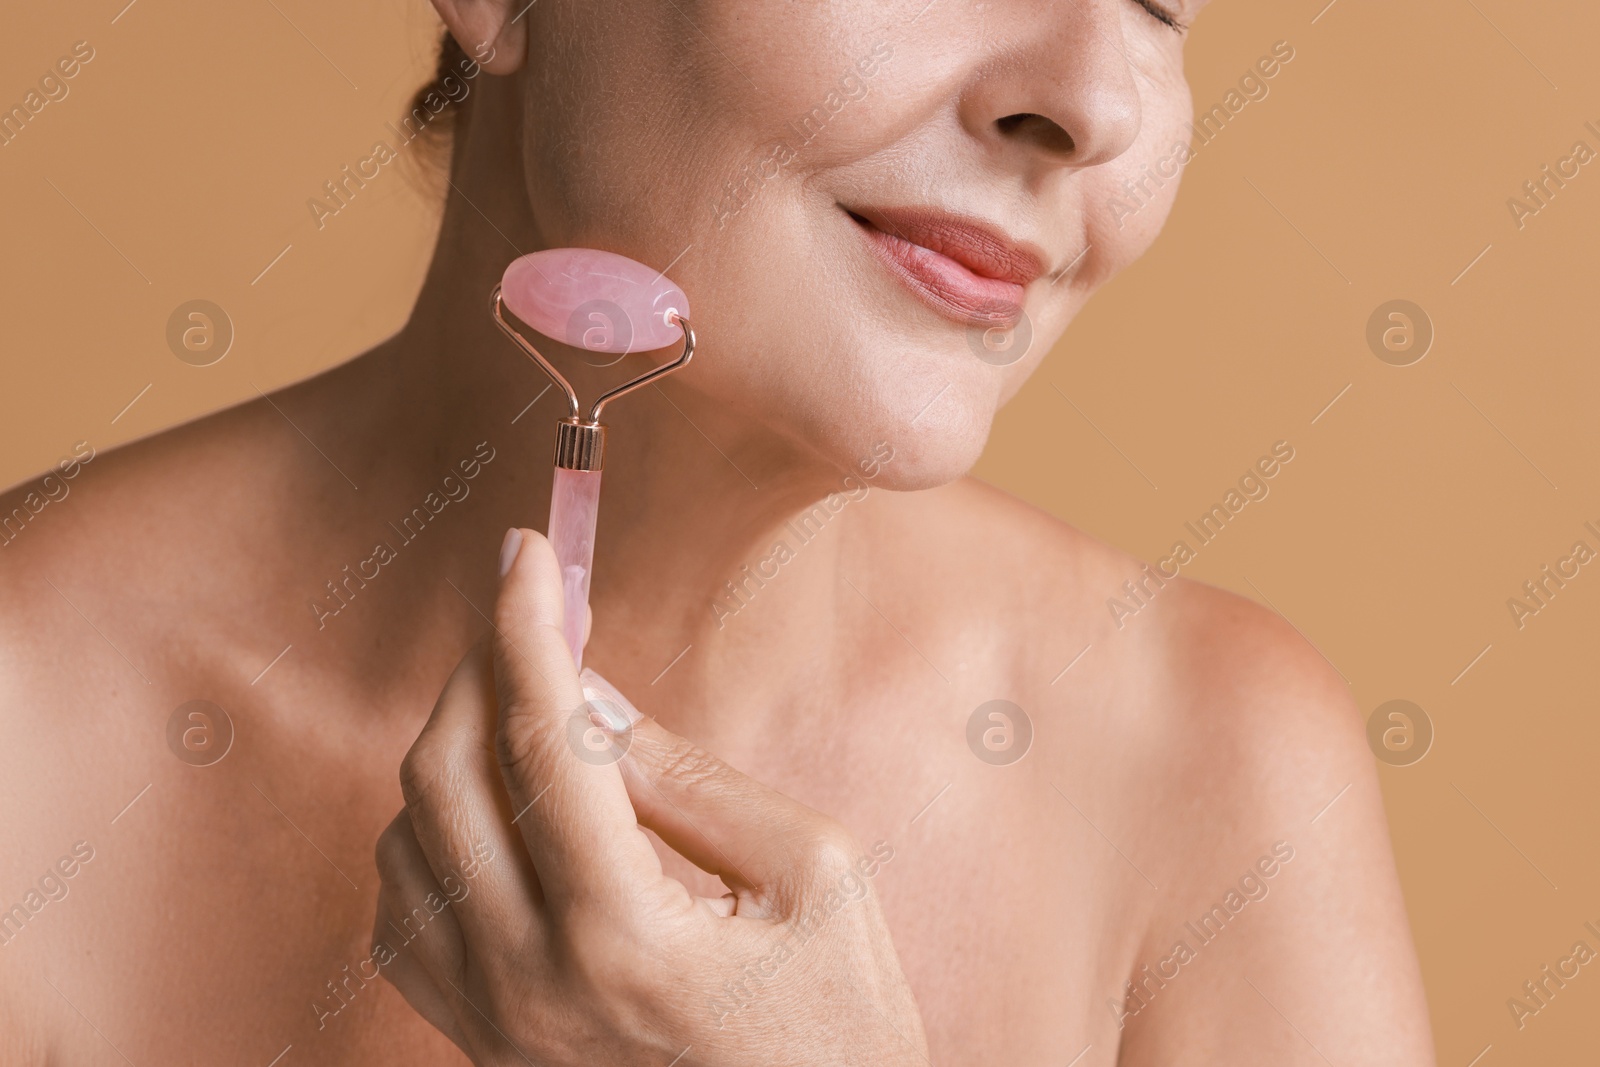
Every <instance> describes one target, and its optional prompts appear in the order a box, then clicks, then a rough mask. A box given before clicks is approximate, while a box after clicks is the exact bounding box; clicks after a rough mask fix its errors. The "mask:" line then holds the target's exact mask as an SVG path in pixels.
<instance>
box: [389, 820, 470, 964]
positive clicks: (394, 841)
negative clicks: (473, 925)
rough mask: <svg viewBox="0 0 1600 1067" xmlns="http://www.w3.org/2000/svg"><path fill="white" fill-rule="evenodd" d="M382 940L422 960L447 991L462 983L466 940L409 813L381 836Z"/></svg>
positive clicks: (392, 948)
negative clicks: (417, 836) (424, 853)
mask: <svg viewBox="0 0 1600 1067" xmlns="http://www.w3.org/2000/svg"><path fill="white" fill-rule="evenodd" d="M376 859H377V864H378V877H379V878H380V879H381V880H382V889H381V891H380V892H379V897H378V902H379V911H378V928H379V930H380V933H381V935H382V936H381V940H382V942H383V943H384V944H385V945H386V946H387V948H388V950H389V953H390V954H392V956H393V957H394V958H395V959H396V962H398V959H400V958H409V959H411V960H413V961H414V962H416V963H417V964H419V965H420V966H421V967H422V969H423V970H424V971H426V972H427V974H428V977H429V978H430V980H431V981H432V982H433V985H434V986H435V987H436V988H437V989H438V990H440V991H441V993H442V992H443V990H445V989H447V988H448V987H449V986H450V985H452V984H455V985H459V984H460V982H461V980H462V972H463V970H464V968H465V965H466V943H465V942H464V941H463V940H462V937H461V927H460V926H459V925H458V924H457V922H456V917H455V914H454V912H453V910H452V908H451V898H450V896H449V895H448V894H447V893H446V891H445V890H444V889H443V887H441V886H440V884H439V883H438V881H437V880H435V878H434V876H433V871H432V869H431V868H430V867H429V866H428V860H427V858H426V857H425V856H424V855H423V854H422V847H421V846H420V845H418V844H417V838H416V835H415V834H414V833H413V832H412V830H411V817H410V815H408V814H407V813H406V812H405V811H401V812H400V814H398V815H396V816H395V817H394V820H393V821H392V822H390V823H389V826H388V828H387V829H385V830H384V831H383V833H382V834H380V835H379V836H378V847H377V850H376Z"/></svg>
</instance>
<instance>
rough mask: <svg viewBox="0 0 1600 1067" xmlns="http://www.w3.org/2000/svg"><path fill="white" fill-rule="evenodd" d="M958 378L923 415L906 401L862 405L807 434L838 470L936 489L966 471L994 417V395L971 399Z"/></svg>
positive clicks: (898, 487)
mask: <svg viewBox="0 0 1600 1067" xmlns="http://www.w3.org/2000/svg"><path fill="white" fill-rule="evenodd" d="M961 385H962V383H959V382H958V383H953V384H952V385H951V386H950V388H948V389H947V390H946V391H945V392H944V393H943V394H942V395H941V396H940V398H939V400H938V401H937V402H936V403H934V404H932V405H929V406H928V408H927V410H925V411H923V412H922V413H921V414H920V416H916V417H914V418H913V415H915V411H916V409H915V408H912V409H911V411H912V415H905V414H903V411H904V406H903V405H895V409H898V410H897V411H896V413H895V414H891V410H892V409H889V408H888V407H887V406H881V407H880V406H875V407H874V408H873V409H871V410H867V409H865V408H863V409H862V410H860V411H859V413H858V415H857V417H855V418H853V419H851V420H850V421H849V422H847V423H843V422H840V421H839V420H838V419H837V417H835V418H833V419H831V420H829V423H830V424H829V425H826V426H819V427H814V428H812V429H811V430H810V431H809V432H807V433H806V434H805V435H804V436H805V438H806V439H807V444H808V445H809V447H810V448H811V450H812V451H813V452H815V453H816V454H818V455H819V456H820V457H821V458H822V459H823V461H824V462H825V463H826V464H827V465H828V466H829V467H831V468H833V469H834V470H836V471H837V472H838V473H839V476H840V478H844V477H846V476H850V475H854V476H855V477H857V478H860V479H862V480H864V481H867V482H869V483H870V484H871V485H873V486H875V487H877V488H880V489H890V490H894V491H895V492H911V491H915V490H919V489H933V488H936V487H938V486H941V485H947V484H949V483H950V482H953V481H955V480H957V479H958V478H961V477H964V476H965V475H966V474H967V473H968V472H969V471H970V470H971V469H972V467H973V464H975V463H977V461H978V457H979V456H980V455H982V454H983V449H984V446H985V444H987V442H988V439H989V428H990V426H991V424H992V422H993V418H994V405H993V402H992V398H990V397H988V396H984V397H983V398H982V399H981V400H977V401H975V402H974V401H970V400H969V398H967V397H965V396H963V395H962V394H963V393H964V392H965V390H963V389H962V388H961Z"/></svg>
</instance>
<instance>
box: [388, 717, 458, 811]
mask: <svg viewBox="0 0 1600 1067" xmlns="http://www.w3.org/2000/svg"><path fill="white" fill-rule="evenodd" d="M451 759H452V757H451V754H450V752H449V750H448V749H447V748H446V746H445V745H444V744H442V743H441V742H440V741H439V740H438V739H437V738H434V737H432V736H430V735H429V734H428V733H427V732H424V733H423V735H422V736H421V737H419V738H417V740H416V743H415V744H413V745H412V746H411V748H410V750H409V751H408V752H406V755H405V758H404V759H402V760H401V761H400V791H401V793H403V794H404V795H405V800H406V806H407V807H410V808H414V807H417V806H418V805H419V804H422V803H425V802H426V801H427V800H428V798H429V797H430V796H432V795H433V794H434V792H435V791H436V790H437V789H438V788H439V787H440V784H441V782H442V781H443V780H445V779H446V778H447V777H448V775H449V773H450V764H451Z"/></svg>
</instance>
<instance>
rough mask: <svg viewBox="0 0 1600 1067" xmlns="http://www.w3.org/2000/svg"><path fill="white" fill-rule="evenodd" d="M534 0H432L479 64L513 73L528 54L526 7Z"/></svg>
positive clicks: (463, 46) (469, 54)
mask: <svg viewBox="0 0 1600 1067" xmlns="http://www.w3.org/2000/svg"><path fill="white" fill-rule="evenodd" d="M532 6H533V0H433V9H434V10H435V11H437V12H438V13H439V17H440V18H441V19H443V20H444V24H445V26H447V27H448V28H449V30H450V35H451V36H452V37H454V38H455V39H456V43H458V44H459V45H461V48H462V50H463V51H464V52H466V53H467V55H468V56H469V57H471V58H472V59H473V60H474V61H475V62H476V63H478V65H479V66H481V67H483V69H484V70H486V71H488V72H489V73H490V74H512V73H514V72H516V71H517V70H519V69H520V68H521V67H522V64H523V61H524V60H525V59H526V58H527V55H528V20H527V18H526V16H527V13H528V9H529V8H531V7H532Z"/></svg>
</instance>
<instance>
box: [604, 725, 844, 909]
mask: <svg viewBox="0 0 1600 1067" xmlns="http://www.w3.org/2000/svg"><path fill="white" fill-rule="evenodd" d="M621 766H622V769H623V778H624V780H625V782H626V783H627V787H628V796H629V798H630V799H631V800H632V801H633V806H634V810H635V811H636V812H637V813H638V820H639V822H640V824H641V825H644V826H647V827H649V828H650V829H651V830H653V831H655V833H656V835H657V836H659V837H660V838H661V839H662V840H663V841H664V842H666V843H667V845H668V846H669V847H671V848H672V849H673V851H675V852H677V853H679V854H680V855H682V856H683V857H684V858H685V859H687V860H689V861H690V862H691V863H693V864H694V865H695V866H697V867H699V868H700V869H702V870H704V871H709V872H710V873H712V874H715V875H717V876H718V877H719V878H721V879H722V880H723V882H725V883H726V884H727V885H728V886H729V888H731V889H733V890H734V891H735V893H736V895H737V896H738V897H739V898H740V911H741V913H743V912H744V911H745V910H746V908H747V906H748V904H747V901H748V898H754V902H755V903H756V904H757V905H759V906H760V907H761V909H762V910H763V911H774V910H776V911H782V910H783V909H784V908H785V907H786V906H787V905H788V904H789V903H791V902H793V901H794V900H797V899H798V898H799V895H800V894H801V893H803V892H805V891H806V890H807V889H809V888H811V887H812V886H813V884H814V882H815V880H816V878H817V876H818V874H819V873H820V872H830V871H832V870H833V868H835V867H839V868H841V869H842V868H843V867H848V866H850V865H852V864H853V863H854V862H855V846H854V844H853V843H852V841H851V839H850V836H849V834H848V833H846V832H845V831H844V829H843V828H842V827H840V826H839V825H838V824H837V823H836V822H834V820H832V819H829V818H828V817H827V816H824V815H822V814H821V813H819V812H817V811H815V810H813V809H811V808H808V807H806V806H805V805H804V804H801V803H800V802H799V801H796V800H792V799H790V798H789V797H786V796H784V795H783V794H782V793H779V792H778V791H777V790H775V789H771V788H768V787H767V786H765V785H762V784H761V783H760V782H758V781H756V780H755V779H754V778H751V777H749V776H748V775H746V774H742V773H741V772H739V771H737V770H735V769H734V768H733V767H731V766H729V765H728V764H726V763H724V762H723V761H722V760H720V759H718V758H717V757H716V756H714V755H712V754H711V753H709V752H706V751H705V750H704V749H701V748H699V747H697V746H696V745H694V744H692V743H690V742H689V741H686V740H684V739H683V738H681V737H679V736H677V735H676V734H673V733H671V732H669V731H668V730H666V729H665V728H663V727H662V726H661V725H660V724H659V723H657V722H655V721H654V720H653V719H643V720H641V721H640V722H637V723H635V724H634V726H633V730H632V741H631V744H630V745H629V747H628V752H627V755H626V756H624V757H623V759H622V764H621Z"/></svg>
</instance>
